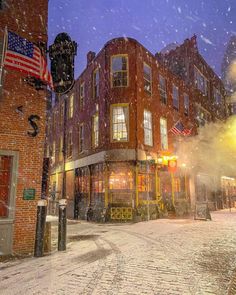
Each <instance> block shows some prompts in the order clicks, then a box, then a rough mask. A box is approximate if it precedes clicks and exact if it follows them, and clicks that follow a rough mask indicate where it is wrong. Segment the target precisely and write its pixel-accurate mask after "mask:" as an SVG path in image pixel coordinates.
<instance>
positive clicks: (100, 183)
mask: <svg viewBox="0 0 236 295" xmlns="http://www.w3.org/2000/svg"><path fill="white" fill-rule="evenodd" d="M104 190H105V189H104V173H103V165H102V164H98V165H95V166H94V167H93V168H92V192H94V193H104Z"/></svg>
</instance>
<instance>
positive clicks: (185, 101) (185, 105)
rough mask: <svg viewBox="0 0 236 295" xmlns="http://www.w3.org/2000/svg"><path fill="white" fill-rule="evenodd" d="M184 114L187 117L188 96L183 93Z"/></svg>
mask: <svg viewBox="0 0 236 295" xmlns="http://www.w3.org/2000/svg"><path fill="white" fill-rule="evenodd" d="M184 113H185V115H189V96H188V94H186V93H184Z"/></svg>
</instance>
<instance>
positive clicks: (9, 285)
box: [0, 210, 236, 295]
mask: <svg viewBox="0 0 236 295" xmlns="http://www.w3.org/2000/svg"><path fill="white" fill-rule="evenodd" d="M235 228H236V211H233V212H231V213H230V212H229V211H226V210H225V211H218V212H214V213H212V221H194V220H192V219H169V220H168V219H159V220H152V221H149V222H141V223H136V224H105V225H104V224H93V223H86V222H78V223H75V222H70V224H69V225H68V244H67V251H66V252H61V253H59V252H56V251H55V252H54V253H53V254H52V255H50V256H45V257H43V258H37V259H36V258H30V259H23V260H17V261H13V262H4V263H0V271H1V277H0V293H1V294H4V295H5V294H6V295H10V294H17V295H19V294H24V295H27V294H61V295H62V294H81V295H85V294H119V295H123V294H126V295H131V294H148V295H151V294H157V295H162V294H163V295H169V294H170V295H172V294H173V295H174V294H176V295H177V294H180V295H182V294H186V295H187V294H194V295H195V294H199V295H202V294H203V295H204V294H216V295H219V294H222V295H223V294H228V288H229V285H230V281H231V280H232V278H233V273H234V269H235V268H236V235H235ZM53 232H54V234H55V233H56V225H54V228H53ZM232 294H233V293H232Z"/></svg>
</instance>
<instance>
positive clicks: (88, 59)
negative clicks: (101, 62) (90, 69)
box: [87, 51, 96, 66]
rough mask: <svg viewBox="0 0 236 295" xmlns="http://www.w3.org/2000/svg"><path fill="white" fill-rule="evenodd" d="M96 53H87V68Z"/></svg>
mask: <svg viewBox="0 0 236 295" xmlns="http://www.w3.org/2000/svg"><path fill="white" fill-rule="evenodd" d="M95 56H96V53H95V52H93V51H89V52H88V53H87V66H88V65H89V64H90V63H91V61H92V60H93V59H94V58H95Z"/></svg>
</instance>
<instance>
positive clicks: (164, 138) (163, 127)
mask: <svg viewBox="0 0 236 295" xmlns="http://www.w3.org/2000/svg"><path fill="white" fill-rule="evenodd" d="M160 131H161V149H162V150H167V149H168V137H167V120H166V119H165V118H160Z"/></svg>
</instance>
